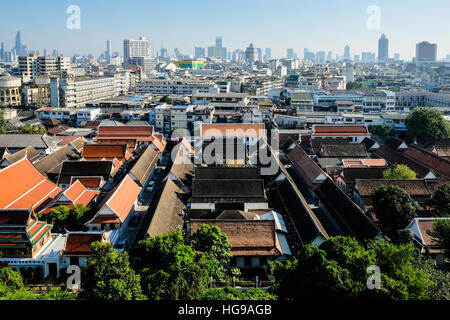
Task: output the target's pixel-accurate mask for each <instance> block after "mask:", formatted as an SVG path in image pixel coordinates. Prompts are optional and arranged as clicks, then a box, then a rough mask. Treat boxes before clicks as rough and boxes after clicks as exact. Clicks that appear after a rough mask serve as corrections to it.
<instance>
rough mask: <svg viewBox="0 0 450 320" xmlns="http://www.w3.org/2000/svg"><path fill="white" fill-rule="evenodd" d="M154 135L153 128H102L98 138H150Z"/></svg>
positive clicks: (99, 129)
mask: <svg viewBox="0 0 450 320" xmlns="http://www.w3.org/2000/svg"><path fill="white" fill-rule="evenodd" d="M152 133H153V127H152V126H100V127H98V137H117V138H123V137H150V138H151V136H152Z"/></svg>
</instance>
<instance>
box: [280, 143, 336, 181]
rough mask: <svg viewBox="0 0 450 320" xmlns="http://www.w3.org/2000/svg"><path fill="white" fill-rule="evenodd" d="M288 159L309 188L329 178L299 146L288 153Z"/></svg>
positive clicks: (295, 146)
mask: <svg viewBox="0 0 450 320" xmlns="http://www.w3.org/2000/svg"><path fill="white" fill-rule="evenodd" d="M287 158H288V159H289V161H290V162H291V164H292V165H293V166H294V168H295V170H296V171H297V173H298V174H299V175H300V176H301V177H302V179H303V180H304V182H305V183H306V184H307V185H308V186H310V187H312V186H314V185H317V184H320V183H321V182H322V181H324V180H325V179H326V178H327V176H326V174H325V172H324V171H323V170H322V169H321V168H320V167H319V165H318V164H317V163H316V162H315V161H314V160H313V159H311V157H310V156H309V155H308V154H306V152H305V151H303V149H302V148H301V147H300V146H299V145H297V144H295V145H294V146H293V148H292V150H291V151H288V153H287Z"/></svg>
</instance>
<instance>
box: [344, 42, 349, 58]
mask: <svg viewBox="0 0 450 320" xmlns="http://www.w3.org/2000/svg"><path fill="white" fill-rule="evenodd" d="M344 60H350V46H349V45H346V46H345V48H344Z"/></svg>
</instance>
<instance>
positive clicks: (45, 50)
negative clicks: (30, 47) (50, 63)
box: [43, 49, 47, 57]
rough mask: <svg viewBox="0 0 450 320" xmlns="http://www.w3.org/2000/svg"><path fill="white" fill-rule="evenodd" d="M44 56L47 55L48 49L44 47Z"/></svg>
mask: <svg viewBox="0 0 450 320" xmlns="http://www.w3.org/2000/svg"><path fill="white" fill-rule="evenodd" d="M43 56H44V57H46V56H47V49H44V54H43Z"/></svg>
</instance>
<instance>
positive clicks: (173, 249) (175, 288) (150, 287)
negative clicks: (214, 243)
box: [131, 229, 218, 300]
mask: <svg viewBox="0 0 450 320" xmlns="http://www.w3.org/2000/svg"><path fill="white" fill-rule="evenodd" d="M131 254H132V256H133V259H132V264H133V268H134V269H135V270H137V272H138V273H139V274H140V276H141V279H142V289H143V291H144V293H145V294H146V295H147V296H148V297H149V298H150V299H155V300H160V299H172V300H176V299H196V298H197V296H198V294H199V293H200V292H201V291H202V290H203V289H205V288H207V287H208V284H209V280H210V277H211V274H212V273H213V270H211V268H215V267H217V266H218V262H217V260H216V259H215V258H214V257H212V256H206V255H205V254H204V253H202V252H196V251H194V249H193V248H192V247H191V246H189V245H187V244H186V240H185V237H184V234H183V231H181V230H178V229H177V230H174V231H172V232H170V233H166V234H163V235H159V236H156V237H149V238H147V239H145V240H142V241H140V242H138V244H137V245H136V246H135V248H134V249H133V250H132V252H131Z"/></svg>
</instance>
